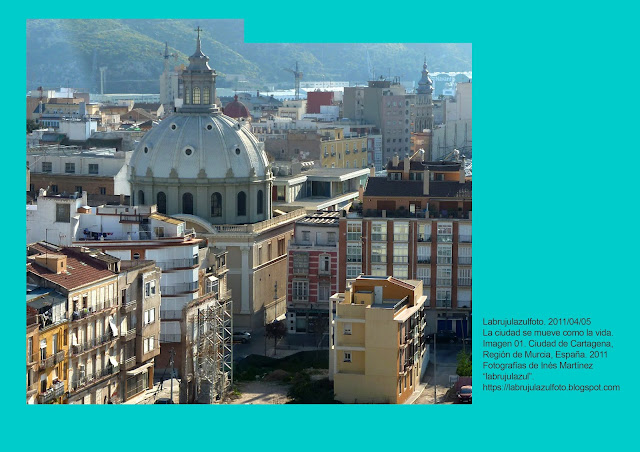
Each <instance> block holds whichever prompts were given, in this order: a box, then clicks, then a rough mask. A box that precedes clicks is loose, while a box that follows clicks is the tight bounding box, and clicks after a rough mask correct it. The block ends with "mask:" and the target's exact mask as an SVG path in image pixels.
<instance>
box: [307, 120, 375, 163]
mask: <svg viewBox="0 0 640 452" xmlns="http://www.w3.org/2000/svg"><path fill="white" fill-rule="evenodd" d="M318 133H320V134H322V135H323V137H322V141H321V142H320V159H321V162H322V166H323V167H324V168H367V167H368V166H369V162H368V154H367V137H366V136H364V137H353V138H350V137H345V136H344V130H343V129H321V130H319V131H318Z"/></svg>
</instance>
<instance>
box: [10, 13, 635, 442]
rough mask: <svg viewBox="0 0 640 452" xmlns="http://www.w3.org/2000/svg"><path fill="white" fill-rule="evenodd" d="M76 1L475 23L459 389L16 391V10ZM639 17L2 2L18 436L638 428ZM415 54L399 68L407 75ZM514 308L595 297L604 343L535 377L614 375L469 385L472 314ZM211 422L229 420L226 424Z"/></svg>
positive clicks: (466, 36) (295, 36)
mask: <svg viewBox="0 0 640 452" xmlns="http://www.w3.org/2000/svg"><path fill="white" fill-rule="evenodd" d="M88 16H91V17H125V16H126V17H141V18H150V17H167V18H178V17H194V16H206V17H210V18H244V19H245V24H244V27H245V39H246V40H247V41H252V42H312V41H313V42H346V41H350V42H472V43H473V60H474V61H473V72H474V83H475V86H476V88H475V89H474V117H475V124H474V126H475V130H476V140H475V142H476V146H475V155H474V157H475V158H474V163H475V166H474V183H475V184H474V185H475V190H474V198H475V211H474V226H473V227H474V243H473V247H474V251H473V254H474V267H473V271H474V276H475V278H474V325H473V326H474V339H475V341H474V342H475V357H476V360H475V367H474V373H475V374H476V388H475V389H476V391H475V394H476V398H475V402H474V404H473V405H472V406H464V407H461V406H446V407H445V406H440V407H433V406H410V407H395V406H277V407H276V406H261V407H258V406H215V407H203V406H175V407H173V408H162V409H161V410H167V411H166V413H165V414H164V415H159V414H158V413H159V410H158V409H157V408H150V407H146V408H145V407H118V408H115V407H112V408H105V407H82V408H80V407H64V408H60V407H57V408H52V407H42V406H40V407H28V408H27V407H26V406H25V405H24V400H25V399H24V384H25V383H24V376H23V375H24V374H22V372H23V370H21V369H24V345H23V344H24V342H23V341H22V340H21V339H19V338H20V337H22V336H21V335H22V334H24V323H23V322H24V307H23V305H22V301H23V300H24V298H23V296H24V295H23V287H24V281H25V273H24V269H23V267H22V266H21V265H18V262H23V261H22V259H24V243H25V236H24V234H25V227H24V222H25V216H24V215H25V214H24V199H25V198H24V189H25V185H24V184H25V182H24V177H25V176H24V175H25V172H24V171H25V169H24V168H25V167H24V135H23V133H24V132H23V131H24V116H23V111H24V94H25V92H24V86H25V85H24V81H25V19H26V18H50V17H69V18H71V17H76V18H86V17H88ZM636 18H637V13H634V12H633V11H631V10H630V9H629V8H628V7H627V6H623V4H622V3H621V2H607V3H606V4H602V3H597V4H589V3H583V4H581V5H579V6H573V5H572V6H566V7H565V6H562V5H561V4H560V3H559V2H536V3H533V4H529V5H527V4H525V5H521V6H514V5H513V4H507V3H505V4H502V5H500V4H496V3H492V4H486V3H484V4H481V3H480V2H467V1H457V2H449V3H446V2H440V3H429V2H408V3H400V4H395V3H381V2H375V3H371V2H370V3H362V4H359V5H356V4H352V3H348V4H347V3H341V2H329V1H325V2H321V3H318V2H314V3H300V2H298V3H294V2H286V3H285V2H276V3H269V2H261V3H259V4H257V5H256V6H252V5H251V4H250V3H238V2H233V3H226V4H221V3H219V2H206V3H205V2H198V3H192V4H186V3H172V2H166V1H162V2H144V3H141V4H134V3H131V4H122V3H115V4H108V3H102V4H100V6H98V4H96V3H87V2H65V3H64V4H53V3H49V2H40V1H32V2H29V3H28V4H25V7H24V9H23V10H22V11H14V12H13V13H12V15H11V16H10V21H8V22H6V23H5V39H6V41H5V46H4V47H5V58H4V61H5V71H3V72H4V74H3V78H5V83H4V87H5V94H7V95H8V101H9V103H8V104H7V106H10V105H11V106H13V105H15V106H16V108H5V114H4V115H3V119H4V124H5V125H6V127H7V129H8V130H10V133H8V134H6V135H5V136H7V137H8V138H9V141H8V142H7V144H6V145H5V153H4V155H5V157H4V160H5V162H6V163H5V168H6V170H7V173H6V174H5V177H6V179H8V184H7V186H8V187H10V191H9V194H10V196H7V197H5V202H7V203H9V208H8V209H7V210H6V212H7V213H6V215H5V219H6V220H8V221H6V222H5V228H6V237H7V238H6V240H5V246H6V248H7V249H8V256H7V258H6V259H5V262H4V265H3V269H4V280H5V287H6V288H7V291H6V292H5V294H6V299H5V306H6V307H7V308H8V309H7V310H6V311H5V316H4V318H3V322H2V324H3V327H4V328H5V329H6V331H7V332H8V335H7V338H9V337H10V338H11V339H10V340H8V341H7V342H6V343H5V347H6V348H5V352H6V353H7V357H8V358H9V360H8V363H9V364H10V365H9V366H7V367H5V369H4V375H5V378H8V381H7V383H8V384H5V385H3V387H4V390H5V391H4V392H5V395H4V397H3V398H4V399H5V400H4V404H3V405H4V407H3V408H4V409H3V411H4V418H5V426H6V427H7V431H8V432H15V433H16V434H17V435H15V440H16V441H19V443H16V446H18V447H24V446H23V445H24V444H26V443H25V440H26V441H28V440H29V439H31V440H37V439H38V438H40V439H41V440H42V439H43V438H44V437H45V436H47V435H54V436H49V440H47V441H37V446H36V447H51V446H54V444H56V443H58V441H57V440H55V439H54V437H55V435H56V433H54V432H55V431H56V430H57V431H59V433H60V434H61V435H62V437H61V438H65V439H64V440H62V441H61V442H60V443H58V444H60V445H61V446H62V444H63V443H67V444H69V445H71V444H73V447H74V448H77V449H80V450H82V447H83V446H82V445H83V444H87V447H96V446H98V445H99V444H101V446H99V447H122V446H125V445H128V444H130V441H131V442H136V443H138V442H140V443H143V444H145V445H148V446H150V447H155V448H158V449H163V450H166V448H169V447H173V448H175V447H180V446H183V445H184V446H185V447H189V446H195V445H196V444H201V445H200V447H201V448H202V449H203V450H213V449H218V448H220V447H224V448H225V449H227V450H229V448H233V450H235V451H240V450H253V449H264V450H270V449H276V450H278V449H289V448H292V449H294V450H297V449H301V450H309V449H310V450H323V449H324V450H326V449H333V448H337V449H347V448H351V447H355V446H360V445H365V447H367V448H371V449H374V450H377V449H382V448H385V449H391V448H413V447H416V448H419V449H422V450H424V449H431V448H435V447H438V448H443V450H445V449H446V450H457V449H463V450H464V449H467V450H476V449H479V448H480V447H482V448H484V447H487V448H488V449H491V450H537V449H540V448H544V449H551V450H559V449H567V450H577V449H581V450H596V449H599V448H601V447H607V446H609V447H610V446H615V445H618V444H620V445H622V444H624V443H626V442H627V441H628V439H629V438H630V437H631V438H633V437H632V435H633V433H634V431H635V429H632V428H630V427H631V426H632V424H631V422H632V419H634V420H637V414H635V410H634V411H633V412H632V411H631V410H630V409H628V408H627V407H629V408H630V407H632V403H633V399H632V398H631V397H630V396H631V395H632V392H635V391H633V384H634V383H633V381H634V380H635V378H634V377H635V374H636V373H637V371H636V369H637V358H636V353H635V351H636V350H637V346H636V344H635V343H636V342H637V336H638V335H637V334H634V333H635V329H636V328H635V323H634V322H635V321H636V319H638V308H637V305H638V301H640V296H639V295H638V292H637V290H635V289H636V285H635V282H636V280H637V269H638V267H639V266H638V255H639V253H638V241H637V239H636V236H637V232H636V233H634V232H633V231H634V230H636V231H637V229H638V226H637V221H636V219H637V209H638V202H637V178H638V176H637V175H636V173H637V170H635V169H634V167H635V166H637V163H636V161H637V157H636V153H637V150H638V145H637V143H636V140H635V135H636V129H637V113H636V109H637V105H638V89H637V86H636V85H637V82H636V80H635V76H634V75H635V72H636V70H637V68H636V67H635V66H636V60H637V50H636V46H635V45H634V47H633V48H632V47H631V45H632V43H633V42H636V41H637V31H636V30H637V26H636V23H635V22H636V20H635V19H636ZM196 22H197V20H196V21H194V23H196ZM205 51H206V49H205ZM420 65H421V62H419V61H418V62H416V67H415V68H414V69H415V70H414V72H415V78H416V80H417V79H418V77H419V70H420ZM212 66H213V67H215V62H213V64H212ZM407 70H408V72H409V73H410V72H411V71H412V70H413V69H411V68H408V69H407ZM603 78H606V83H605V82H604V81H603ZM613 80H616V81H615V82H614V81H613ZM605 88H606V89H607V90H605ZM608 90H609V91H608ZM14 221H15V225H14ZM512 316H513V317H525V316H533V317H540V318H543V319H546V318H548V317H551V316H554V317H565V316H566V317H591V318H592V320H593V322H594V325H595V326H601V327H603V328H609V329H612V330H614V334H615V336H614V340H615V348H614V349H612V353H610V358H609V359H608V360H606V361H603V362H602V363H601V364H600V367H599V368H598V369H597V370H595V371H593V373H592V376H591V377H589V378H585V377H583V376H580V377H578V376H577V375H578V374H575V373H570V372H566V373H561V372H556V373H555V374H554V376H553V378H547V380H548V381H554V382H558V383H572V382H573V383H582V384H585V383H587V384H588V383H610V384H620V385H621V386H622V391H621V392H619V393H595V394H580V393H547V394H545V393H531V394H521V393H484V392H482V391H481V387H480V385H479V384H478V383H479V379H480V374H481V372H482V370H481V368H480V364H481V361H482V360H481V359H480V358H481V356H480V352H481V347H480V344H481V331H482V324H481V322H482V318H483V317H484V318H488V317H493V318H505V317H507V318H508V317H512ZM13 338H17V339H16V340H15V341H14V340H13ZM580 375H584V374H580ZM542 378H543V376H541V379H542ZM54 410H55V411H54ZM60 410H62V411H60ZM105 410H110V411H109V412H108V413H107V412H106V411H105ZM105 413H107V414H108V415H107V416H105ZM59 414H62V416H59ZM636 423H637V422H634V423H633V425H634V427H635V424H636ZM138 426H139V427H142V428H137V427H138ZM192 428H193V429H194V430H195V433H191V432H190V431H191V429H192ZM224 431H229V432H231V433H230V435H229V436H228V437H226V438H225V435H223V434H221V432H224ZM120 435H124V436H123V437H120ZM81 439H88V440H91V439H93V441H89V442H81V441H80V440H81ZM631 442H632V443H635V440H633V439H632V441H631ZM30 443H31V441H30ZM109 444H111V446H110V445H109ZM116 444H117V446H116ZM29 447H30V446H29Z"/></svg>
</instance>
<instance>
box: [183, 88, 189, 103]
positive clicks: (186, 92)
mask: <svg viewBox="0 0 640 452" xmlns="http://www.w3.org/2000/svg"><path fill="white" fill-rule="evenodd" d="M184 96H185V97H186V99H185V100H184V103H185V104H190V103H191V90H189V89H185V90H184Z"/></svg>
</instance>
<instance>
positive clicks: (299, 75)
mask: <svg viewBox="0 0 640 452" xmlns="http://www.w3.org/2000/svg"><path fill="white" fill-rule="evenodd" d="M283 69H284V70H285V71H287V72H291V73H292V74H293V76H294V77H295V81H296V100H298V99H300V80H302V72H301V71H299V70H298V62H297V61H296V68H295V69H287V68H283Z"/></svg>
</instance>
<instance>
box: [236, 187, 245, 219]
mask: <svg viewBox="0 0 640 452" xmlns="http://www.w3.org/2000/svg"><path fill="white" fill-rule="evenodd" d="M245 215H247V195H246V194H245V192H243V191H241V192H240V193H238V216H239V217H243V216H245Z"/></svg>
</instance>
